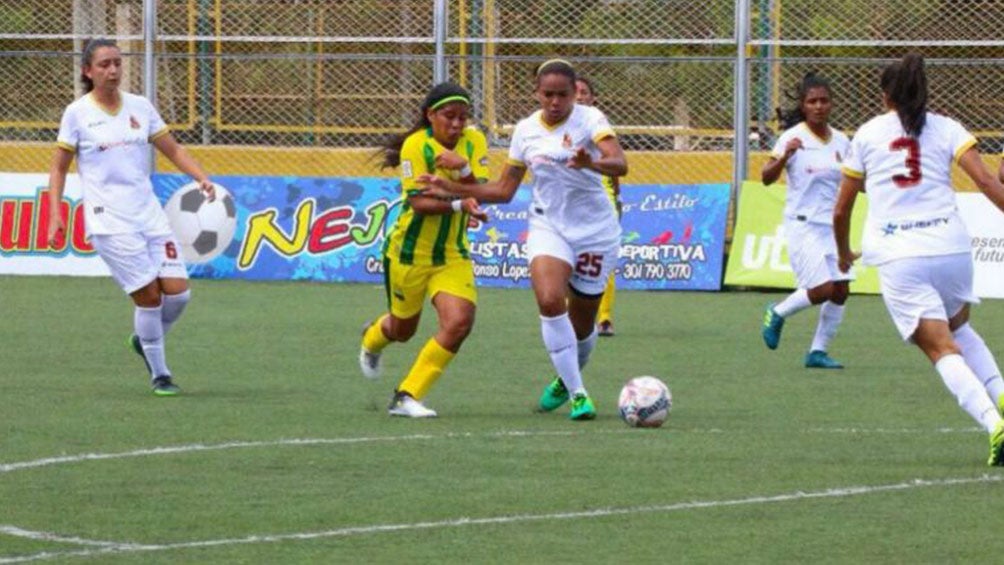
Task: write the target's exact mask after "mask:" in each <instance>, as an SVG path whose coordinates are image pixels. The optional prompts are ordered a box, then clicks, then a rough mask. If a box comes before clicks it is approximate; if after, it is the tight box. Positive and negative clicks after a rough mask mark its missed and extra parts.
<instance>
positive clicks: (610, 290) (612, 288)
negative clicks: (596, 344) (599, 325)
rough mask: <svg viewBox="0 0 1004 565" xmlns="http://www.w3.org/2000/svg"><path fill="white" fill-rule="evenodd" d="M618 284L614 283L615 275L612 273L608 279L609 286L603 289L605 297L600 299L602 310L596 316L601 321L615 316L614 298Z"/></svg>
mask: <svg viewBox="0 0 1004 565" xmlns="http://www.w3.org/2000/svg"><path fill="white" fill-rule="evenodd" d="M616 290H617V286H616V285H615V283H614V275H613V273H611V274H610V278H609V279H607V288H606V290H604V291H603V298H601V299H600V311H599V314H598V315H597V316H596V319H597V320H599V321H601V322H607V321H610V320H612V319H613V317H614V300H615V296H614V295H615V293H616Z"/></svg>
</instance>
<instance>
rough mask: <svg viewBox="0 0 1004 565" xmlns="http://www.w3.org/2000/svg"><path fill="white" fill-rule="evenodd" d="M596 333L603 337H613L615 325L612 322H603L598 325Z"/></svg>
mask: <svg viewBox="0 0 1004 565" xmlns="http://www.w3.org/2000/svg"><path fill="white" fill-rule="evenodd" d="M596 333H597V334H599V335H600V336H603V337H611V336H613V335H614V323H613V322H612V321H610V320H603V321H602V322H600V323H599V324H596Z"/></svg>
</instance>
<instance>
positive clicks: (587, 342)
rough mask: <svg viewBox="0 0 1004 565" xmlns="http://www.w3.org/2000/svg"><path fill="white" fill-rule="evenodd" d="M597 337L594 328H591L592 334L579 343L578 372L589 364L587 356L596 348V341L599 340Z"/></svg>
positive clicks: (597, 333) (597, 334)
mask: <svg viewBox="0 0 1004 565" xmlns="http://www.w3.org/2000/svg"><path fill="white" fill-rule="evenodd" d="M599 335H600V334H599V332H598V331H597V330H596V326H593V333H591V334H589V337H587V338H586V339H584V340H582V341H580V342H579V371H582V369H585V368H586V363H589V356H590V355H592V353H593V349H595V348H596V340H597V339H599Z"/></svg>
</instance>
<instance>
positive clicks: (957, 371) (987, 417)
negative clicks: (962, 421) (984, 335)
mask: <svg viewBox="0 0 1004 565" xmlns="http://www.w3.org/2000/svg"><path fill="white" fill-rule="evenodd" d="M934 368H935V369H937V371H938V374H940V375H941V380H942V381H944V383H945V386H946V387H948V390H949V391H950V392H951V393H952V394H953V395H954V396H955V399H956V400H958V401H959V406H961V407H962V409H963V410H965V411H966V413H967V414H969V415H970V416H972V418H973V419H974V420H976V421H977V422H979V424H980V425H981V426H983V428H984V429H986V431H987V433H992V432H993V431H994V428H995V427H996V426H997V423H998V422H1000V420H1001V416H1000V414H998V413H997V407H996V406H994V403H993V402H990V397H989V396H987V393H986V392H985V391H984V390H983V386H982V385H981V384H980V380H979V378H978V377H977V376H976V375H975V374H974V373H973V371H972V369H970V368H969V365H966V360H965V359H963V358H962V356H961V355H956V354H952V355H945V356H944V357H942V358H941V359H938V362H937V363H935V364H934Z"/></svg>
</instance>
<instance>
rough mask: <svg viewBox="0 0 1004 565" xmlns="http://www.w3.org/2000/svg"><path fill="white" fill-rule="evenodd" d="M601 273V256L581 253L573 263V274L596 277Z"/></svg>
mask: <svg viewBox="0 0 1004 565" xmlns="http://www.w3.org/2000/svg"><path fill="white" fill-rule="evenodd" d="M602 271H603V256H602V255H599V254H596V253H583V254H581V255H579V257H578V258H577V260H576V261H575V272H576V273H578V274H580V275H582V276H584V277H598V276H600V273H601V272H602Z"/></svg>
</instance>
